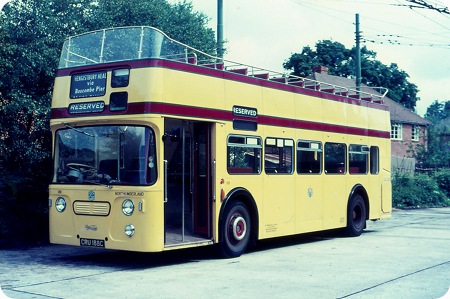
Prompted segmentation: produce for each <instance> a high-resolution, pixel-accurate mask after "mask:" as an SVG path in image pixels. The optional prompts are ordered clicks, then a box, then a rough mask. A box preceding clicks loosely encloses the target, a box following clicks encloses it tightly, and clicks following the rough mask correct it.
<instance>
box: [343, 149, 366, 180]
mask: <svg viewBox="0 0 450 299" xmlns="http://www.w3.org/2000/svg"><path fill="white" fill-rule="evenodd" d="M369 153H370V148H369V147H368V146H367V145H363V144H349V146H348V172H349V173H350V174H351V175H361V174H368V172H369ZM362 156H364V159H363V160H360V159H356V158H361V157H362ZM361 162H365V163H361ZM364 164H365V165H364ZM355 165H356V166H355ZM360 166H364V168H363V169H364V170H365V171H364V172H361V171H360V170H361V169H362V168H361V167H360ZM356 169H358V171H355V170H356Z"/></svg>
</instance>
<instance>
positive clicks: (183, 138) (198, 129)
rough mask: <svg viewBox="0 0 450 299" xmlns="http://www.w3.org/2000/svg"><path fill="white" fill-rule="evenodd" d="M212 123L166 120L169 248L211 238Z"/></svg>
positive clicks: (166, 225) (165, 168) (167, 237)
mask: <svg viewBox="0 0 450 299" xmlns="http://www.w3.org/2000/svg"><path fill="white" fill-rule="evenodd" d="M209 135H210V124H209V123H203V122H193V121H184V120H177V119H168V118H166V119H165V130H164V135H163V141H164V171H165V173H164V178H165V180H166V181H165V190H166V192H165V193H166V194H165V196H164V197H165V198H164V200H165V204H164V228H165V245H166V246H171V245H176V244H180V243H185V242H195V241H201V240H204V239H206V238H208V237H209V236H210V231H211V230H210V226H211V212H210V211H211V203H210V198H211V196H210V194H211V178H210V177H211V175H210V174H211V169H210V168H211V161H210V156H211V155H210V148H211V146H210V136H209Z"/></svg>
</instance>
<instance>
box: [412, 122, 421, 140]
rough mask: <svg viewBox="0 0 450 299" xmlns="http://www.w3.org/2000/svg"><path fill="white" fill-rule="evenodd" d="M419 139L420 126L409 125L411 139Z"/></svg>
mask: <svg viewBox="0 0 450 299" xmlns="http://www.w3.org/2000/svg"><path fill="white" fill-rule="evenodd" d="M419 139H420V126H418V125H412V126H411V141H419Z"/></svg>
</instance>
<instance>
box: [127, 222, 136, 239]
mask: <svg viewBox="0 0 450 299" xmlns="http://www.w3.org/2000/svg"><path fill="white" fill-rule="evenodd" d="M125 235H127V236H128V237H132V236H133V235H134V225H133V224H128V225H126V226H125Z"/></svg>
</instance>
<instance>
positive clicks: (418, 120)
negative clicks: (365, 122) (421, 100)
mask: <svg viewBox="0 0 450 299" xmlns="http://www.w3.org/2000/svg"><path fill="white" fill-rule="evenodd" d="M308 78H310V79H313V80H316V81H320V82H323V83H327V84H330V85H337V86H342V87H347V88H352V89H355V88H356V83H355V79H349V78H344V77H339V76H333V75H328V74H326V73H323V72H322V73H315V72H314V73H313V74H312V75H310V76H309V77H308ZM361 91H363V92H369V93H373V94H379V93H378V92H377V91H375V90H374V89H372V88H370V87H368V86H366V85H364V84H361ZM383 99H384V103H385V104H386V105H387V106H389V111H390V113H391V121H392V122H398V123H407V124H413V125H424V126H428V125H431V122H430V121H428V120H426V119H425V118H423V117H421V116H419V115H417V114H416V113H414V112H412V111H411V110H409V109H408V108H405V107H403V106H402V105H401V104H399V103H397V102H395V101H394V100H391V99H390V98H388V97H386V96H385V97H384V98H383Z"/></svg>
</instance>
